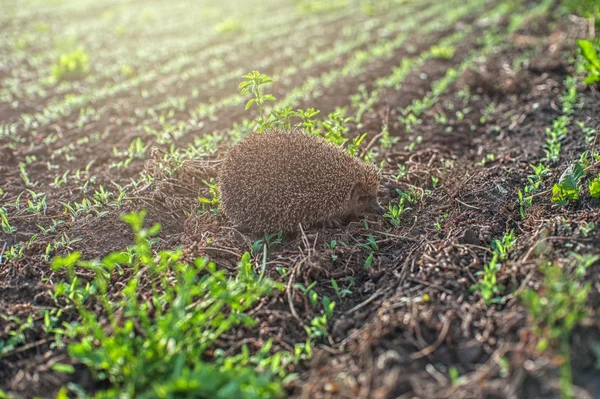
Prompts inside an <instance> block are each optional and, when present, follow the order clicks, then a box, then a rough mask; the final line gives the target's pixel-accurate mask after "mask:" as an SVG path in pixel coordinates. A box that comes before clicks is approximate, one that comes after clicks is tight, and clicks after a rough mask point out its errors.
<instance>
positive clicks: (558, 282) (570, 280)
mask: <svg viewBox="0 0 600 399" xmlns="http://www.w3.org/2000/svg"><path fill="white" fill-rule="evenodd" d="M575 258H576V260H577V261H578V264H576V266H575V268H574V270H575V272H573V271H572V270H570V269H569V268H563V267H560V266H556V265H551V264H547V265H544V266H542V267H541V269H540V270H541V272H542V273H543V274H544V280H543V284H542V288H541V289H540V291H539V292H538V291H535V290H533V289H531V288H528V289H526V290H525V291H524V292H523V293H522V294H521V296H520V297H521V300H522V302H523V305H524V306H525V308H526V309H527V311H528V312H529V316H530V319H531V321H532V322H533V325H534V329H535V331H536V333H537V334H538V336H539V337H540V340H539V342H538V345H537V347H538V349H539V350H540V351H544V350H546V349H547V348H548V347H549V346H551V347H554V348H556V349H558V352H559V353H560V355H561V356H562V358H563V362H562V364H561V366H560V387H561V396H562V397H563V398H572V397H573V395H572V375H571V356H570V347H569V339H570V336H571V332H572V331H573V329H574V328H575V327H576V326H577V324H578V323H579V322H580V321H581V320H582V319H583V318H584V317H586V315H587V313H588V312H587V309H586V304H587V297H588V294H589V292H590V290H591V285H590V283H587V282H584V281H583V277H584V276H585V269H587V267H589V266H590V265H591V264H592V263H594V262H595V261H597V260H598V259H599V258H598V256H587V257H586V258H585V259H582V258H581V257H579V258H578V257H575ZM582 260H583V262H582Z"/></svg>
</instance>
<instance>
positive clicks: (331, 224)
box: [323, 218, 344, 229]
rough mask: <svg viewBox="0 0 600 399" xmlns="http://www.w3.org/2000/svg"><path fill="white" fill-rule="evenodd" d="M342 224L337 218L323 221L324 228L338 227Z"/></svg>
mask: <svg viewBox="0 0 600 399" xmlns="http://www.w3.org/2000/svg"><path fill="white" fill-rule="evenodd" d="M343 225H344V222H343V221H342V220H341V219H339V218H331V219H329V220H326V221H324V222H323V228H324V229H339V228H340V227H342V226H343Z"/></svg>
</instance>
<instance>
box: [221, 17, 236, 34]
mask: <svg viewBox="0 0 600 399" xmlns="http://www.w3.org/2000/svg"><path fill="white" fill-rule="evenodd" d="M242 30H243V25H242V23H241V22H240V21H239V20H238V19H235V18H232V17H230V18H227V19H225V20H224V21H222V22H220V23H218V24H217V25H216V26H215V31H216V32H217V33H221V34H230V33H239V32H241V31H242Z"/></svg>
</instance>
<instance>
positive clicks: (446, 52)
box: [430, 45, 456, 60]
mask: <svg viewBox="0 0 600 399" xmlns="http://www.w3.org/2000/svg"><path fill="white" fill-rule="evenodd" d="M430 51H431V55H432V56H433V57H434V58H443V59H445V60H451V59H452V58H453V57H454V53H456V47H454V46H437V45H433V46H431V49H430Z"/></svg>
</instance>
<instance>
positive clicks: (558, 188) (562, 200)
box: [552, 162, 585, 206]
mask: <svg viewBox="0 0 600 399" xmlns="http://www.w3.org/2000/svg"><path fill="white" fill-rule="evenodd" d="M584 175H585V171H584V167H583V165H582V164H581V162H576V163H574V164H572V165H570V166H569V167H568V168H567V169H566V170H565V171H564V172H563V174H562V175H561V176H560V179H559V181H558V183H556V184H554V186H553V187H552V202H553V203H555V204H557V205H560V206H564V205H568V204H569V202H576V201H577V200H579V196H580V195H581V191H582V189H581V185H580V182H581V179H582V178H583V176H584Z"/></svg>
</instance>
